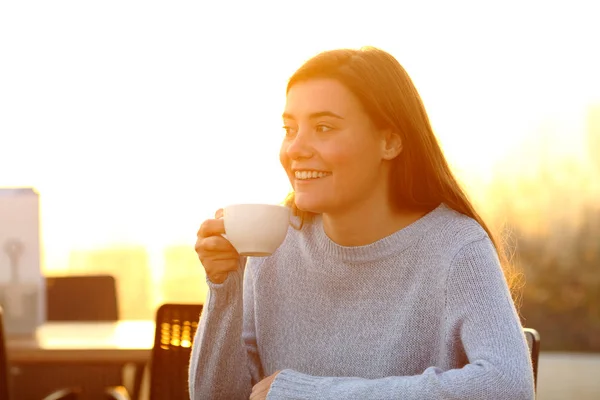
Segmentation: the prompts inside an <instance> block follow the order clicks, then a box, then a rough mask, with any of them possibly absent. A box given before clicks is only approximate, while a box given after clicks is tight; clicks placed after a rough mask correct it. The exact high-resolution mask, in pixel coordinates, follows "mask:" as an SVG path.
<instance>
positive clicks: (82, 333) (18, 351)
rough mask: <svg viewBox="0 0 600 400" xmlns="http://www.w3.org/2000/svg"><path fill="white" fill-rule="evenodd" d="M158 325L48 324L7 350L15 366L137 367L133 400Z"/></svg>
mask: <svg viewBox="0 0 600 400" xmlns="http://www.w3.org/2000/svg"><path fill="white" fill-rule="evenodd" d="M154 327H155V322H154V321H145V320H121V321H116V322H95V321H94V322H47V323H45V324H43V325H41V326H40V327H38V329H37V330H36V333H35V335H32V336H19V337H17V336H8V338H7V342H6V349H7V355H8V360H9V362H10V363H12V364H13V365H17V364H20V365H23V364H43V363H49V364H50V363H53V364H112V365H124V364H135V365H137V366H138V368H137V369H136V373H135V382H134V388H133V392H134V393H132V394H133V396H132V397H133V398H136V396H137V395H138V394H139V390H140V386H141V380H142V377H143V374H144V371H143V369H144V368H143V367H140V366H144V365H145V364H147V363H148V361H150V355H151V351H152V347H153V345H154Z"/></svg>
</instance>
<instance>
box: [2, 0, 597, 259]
mask: <svg viewBox="0 0 600 400" xmlns="http://www.w3.org/2000/svg"><path fill="white" fill-rule="evenodd" d="M206 3H210V5H207V4H206ZM589 4H592V5H589ZM595 7H596V6H595V5H593V2H588V1H556V2H552V6H549V5H548V2H541V1H540V2H533V1H529V2H528V1H519V2H516V1H515V2H511V1H501V2H500V1H497V2H481V1H469V2H467V1H456V2H444V1H418V2H417V1H406V2H404V1H397V2H388V1H368V2H367V1H360V2H359V1H356V2H341V1H318V2H317V1H302V2H288V1H277V2H276V1H271V2H265V1H251V2H242V1H236V2H231V1H230V2H227V1H223V2H216V1H212V2H203V1H199V2H191V1H185V2H141V1H135V2H134V1H125V0H120V1H112V0H111V1H102V2H81V1H52V2H43V1H37V2H33V1H26V0H22V1H18V2H2V3H0V187H11V186H33V187H35V188H36V189H37V190H38V191H39V192H40V195H41V212H42V234H43V243H44V249H45V254H46V260H45V265H46V268H49V269H53V268H55V269H60V268H62V267H63V266H64V262H65V260H66V258H67V256H68V254H69V251H71V250H73V249H88V248H95V247H105V246H113V245H119V244H124V243H125V244H141V245H144V246H147V248H148V249H154V250H157V249H162V248H163V247H164V246H167V245H171V244H176V243H190V244H192V243H193V241H194V239H195V233H196V230H197V228H198V226H199V224H200V223H201V221H203V220H204V219H206V218H208V217H210V216H211V215H212V213H213V211H214V210H215V209H216V208H219V207H222V206H224V205H226V204H228V203H234V202H246V201H249V202H279V201H280V200H282V199H283V197H284V196H285V195H286V193H287V191H288V189H289V184H288V182H287V180H286V177H285V175H284V173H283V171H282V170H281V168H280V166H279V161H278V149H279V145H280V141H281V139H282V129H281V119H280V116H281V112H282V110H283V106H284V101H285V93H284V91H285V84H286V79H287V78H288V77H289V76H290V75H291V74H292V73H293V72H294V70H295V69H296V68H298V67H299V66H300V65H301V63H302V62H303V61H304V60H306V59H307V58H309V57H311V56H313V55H315V54H316V53H318V52H320V51H322V50H328V49H333V48H339V47H353V48H357V47H360V46H363V45H373V46H377V47H380V48H382V49H384V50H387V51H389V52H390V53H392V54H393V55H394V56H395V57H396V58H397V59H398V60H399V61H400V63H401V64H403V65H404V67H405V68H406V69H407V71H408V73H409V74H410V75H411V76H412V78H413V80H414V82H415V84H416V86H417V88H418V90H419V91H420V93H421V95H422V97H423V100H424V102H425V105H426V107H427V109H428V112H429V115H430V118H431V120H432V123H433V126H434V129H435V131H436V133H437V135H438V137H439V139H440V140H441V142H442V145H443V148H444V149H445V151H446V154H447V157H448V158H449V160H450V162H451V163H452V165H453V166H454V167H455V168H456V171H457V173H458V175H459V176H460V177H461V178H462V179H464V180H465V181H467V182H469V180H470V179H473V180H476V179H480V180H485V179H488V178H489V176H490V173H491V171H492V168H493V167H494V166H495V165H496V164H497V163H498V162H500V161H502V160H506V159H510V157H511V154H517V153H516V150H518V149H522V146H523V145H524V144H525V143H526V144H527V146H531V154H536V150H537V144H539V143H540V138H542V137H545V138H546V139H547V142H548V143H550V145H549V147H550V151H551V152H552V154H554V155H555V156H556V157H563V156H565V157H574V158H578V159H580V158H581V157H583V156H584V154H585V142H584V133H585V125H584V123H585V118H586V112H587V110H588V107H589V106H590V105H592V104H600V77H599V73H598V71H600V58H598V56H597V53H598V51H597V48H598V40H599V39H600V28H599V25H598V23H597V18H596V17H595V16H596V15H597V12H595V11H593V10H594V8H595ZM548 121H550V122H548ZM548 124H550V126H549V125H548ZM520 154H523V152H521V153H520ZM521 161H522V160H521ZM531 162H535V159H534V157H532V160H531Z"/></svg>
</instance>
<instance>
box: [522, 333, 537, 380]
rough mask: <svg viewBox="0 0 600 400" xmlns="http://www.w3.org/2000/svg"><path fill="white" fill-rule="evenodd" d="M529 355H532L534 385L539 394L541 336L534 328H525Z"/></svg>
mask: <svg viewBox="0 0 600 400" xmlns="http://www.w3.org/2000/svg"><path fill="white" fill-rule="evenodd" d="M523 331H524V332H525V338H526V339H527V346H529V354H530V355H531V364H532V365H533V383H534V387H535V390H536V392H537V374H538V359H539V358H540V334H539V333H538V331H536V330H535V329H533V328H524V329H523Z"/></svg>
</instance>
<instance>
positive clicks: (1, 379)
mask: <svg viewBox="0 0 600 400" xmlns="http://www.w3.org/2000/svg"><path fill="white" fill-rule="evenodd" d="M8 374H9V368H8V356H7V354H6V337H4V315H3V313H2V307H0V400H9V399H10V388H9V386H8V385H9V381H10V379H9V375H8Z"/></svg>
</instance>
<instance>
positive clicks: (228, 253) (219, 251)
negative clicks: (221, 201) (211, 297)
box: [194, 209, 240, 283]
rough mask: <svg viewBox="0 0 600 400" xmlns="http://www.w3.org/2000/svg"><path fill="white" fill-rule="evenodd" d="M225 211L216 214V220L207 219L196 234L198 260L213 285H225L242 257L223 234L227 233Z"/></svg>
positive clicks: (220, 210)
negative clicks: (224, 218)
mask: <svg viewBox="0 0 600 400" xmlns="http://www.w3.org/2000/svg"><path fill="white" fill-rule="evenodd" d="M222 216H223V209H219V210H218V211H217V212H216V213H215V219H207V220H206V221H204V222H203V223H202V225H201V226H200V229H199V230H198V233H197V234H196V236H197V238H198V239H197V240H196V246H195V247H194V248H195V250H196V253H197V254H198V258H199V259H200V262H201V263H202V266H203V267H204V270H205V271H206V276H207V277H208V279H209V280H210V281H211V282H213V283H223V282H224V281H225V279H227V275H228V274H229V272H231V271H236V270H237V269H238V268H239V265H240V264H239V263H240V255H239V254H238V252H237V251H236V249H235V248H234V247H233V245H232V244H231V243H230V242H229V240H227V239H225V238H224V237H223V236H221V234H223V233H225V224H224V223H223V219H221V217H222Z"/></svg>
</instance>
